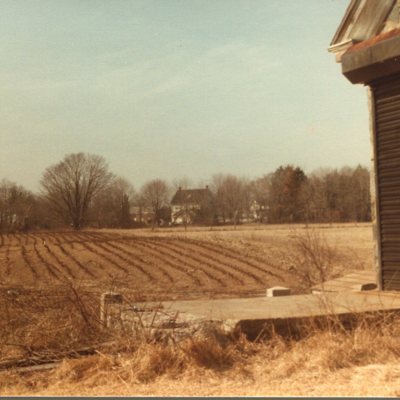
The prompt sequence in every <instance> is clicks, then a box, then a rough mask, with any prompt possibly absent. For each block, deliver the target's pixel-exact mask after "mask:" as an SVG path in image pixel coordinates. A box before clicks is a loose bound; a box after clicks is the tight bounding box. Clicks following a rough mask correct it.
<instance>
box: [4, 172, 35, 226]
mask: <svg viewBox="0 0 400 400" xmlns="http://www.w3.org/2000/svg"><path fill="white" fill-rule="evenodd" d="M35 202H36V199H35V196H34V195H33V194H32V193H31V192H29V191H28V190H26V189H25V188H23V187H22V186H19V185H17V184H16V183H14V182H10V181H8V180H6V179H3V180H2V181H1V182H0V230H2V231H5V232H9V231H13V230H26V229H28V227H29V226H28V225H29V218H30V217H31V214H32V208H33V206H34V204H35Z"/></svg>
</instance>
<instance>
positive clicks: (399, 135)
mask: <svg viewBox="0 0 400 400" xmlns="http://www.w3.org/2000/svg"><path fill="white" fill-rule="evenodd" d="M371 89H372V93H373V104H374V105H373V107H374V111H375V112H374V123H375V146H376V151H375V158H376V173H377V188H376V189H377V196H378V198H377V207H378V216H377V224H378V228H379V229H378V231H379V233H380V238H379V239H380V240H379V242H380V262H381V271H382V289H383V290H400V76H399V75H397V76H393V77H388V78H385V79H380V80H377V81H374V82H372V83H371Z"/></svg>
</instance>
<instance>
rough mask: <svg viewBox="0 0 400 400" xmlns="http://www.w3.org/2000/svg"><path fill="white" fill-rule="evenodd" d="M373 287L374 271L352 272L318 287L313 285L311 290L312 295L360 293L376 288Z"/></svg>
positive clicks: (374, 283) (374, 281)
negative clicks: (346, 292) (344, 292)
mask: <svg viewBox="0 0 400 400" xmlns="http://www.w3.org/2000/svg"><path fill="white" fill-rule="evenodd" d="M373 285H376V272H375V271H372V270H367V271H353V272H351V273H349V274H346V275H344V276H341V277H339V278H336V279H331V280H329V281H326V282H324V283H322V284H320V285H315V286H313V287H312V288H311V290H312V292H313V293H321V292H343V291H361V290H373V289H374V288H376V286H375V287H373Z"/></svg>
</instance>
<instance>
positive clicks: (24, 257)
mask: <svg viewBox="0 0 400 400" xmlns="http://www.w3.org/2000/svg"><path fill="white" fill-rule="evenodd" d="M19 250H20V253H21V256H22V260H23V262H24V265H25V267H27V268H28V270H29V271H30V272H31V274H32V276H33V277H34V278H35V279H38V278H39V276H38V273H37V271H36V270H35V268H34V267H33V266H32V264H31V263H30V261H29V259H28V255H27V251H26V248H25V246H21V247H20V248H19Z"/></svg>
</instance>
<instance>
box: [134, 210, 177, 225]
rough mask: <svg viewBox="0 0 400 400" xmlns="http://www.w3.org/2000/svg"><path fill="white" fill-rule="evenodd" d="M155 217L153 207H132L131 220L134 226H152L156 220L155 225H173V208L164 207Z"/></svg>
mask: <svg viewBox="0 0 400 400" xmlns="http://www.w3.org/2000/svg"><path fill="white" fill-rule="evenodd" d="M157 214H158V215H157V216H155V215H154V211H153V210H152V208H151V207H144V206H132V207H131V208H130V218H131V221H132V223H133V225H134V226H150V225H152V224H153V220H154V218H155V219H156V221H155V225H158V226H166V225H170V223H171V208H170V207H168V206H165V207H162V208H161V209H160V210H159V211H158V213H157Z"/></svg>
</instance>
